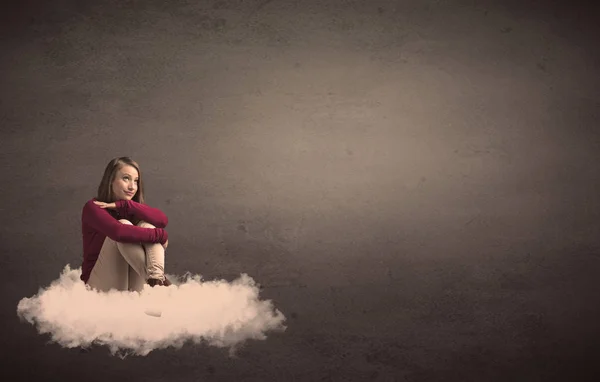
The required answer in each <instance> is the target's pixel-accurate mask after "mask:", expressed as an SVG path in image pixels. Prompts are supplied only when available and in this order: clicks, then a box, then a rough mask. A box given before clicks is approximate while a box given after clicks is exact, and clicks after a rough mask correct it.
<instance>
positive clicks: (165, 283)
mask: <svg viewBox="0 0 600 382" xmlns="http://www.w3.org/2000/svg"><path fill="white" fill-rule="evenodd" d="M148 285H150V286H151V287H155V286H156V285H158V286H170V285H172V283H171V282H170V281H169V279H168V278H166V277H165V279H164V280H161V279H148Z"/></svg>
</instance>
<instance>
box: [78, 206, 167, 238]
mask: <svg viewBox="0 0 600 382" xmlns="http://www.w3.org/2000/svg"><path fill="white" fill-rule="evenodd" d="M81 221H82V223H83V224H87V225H88V226H90V227H91V228H92V229H94V230H96V231H98V232H101V233H102V234H104V235H106V236H108V237H110V238H111V239H113V240H114V241H118V242H122V243H140V242H142V243H160V244H165V243H166V242H167V240H168V239H169V236H168V234H167V231H166V230H164V229H163V228H159V227H157V228H143V227H138V226H134V225H129V224H122V223H121V222H119V221H118V220H116V219H115V218H113V217H112V216H110V214H109V213H108V211H105V210H104V209H103V208H101V207H100V206H98V205H96V204H95V203H94V200H90V201H88V202H87V203H86V204H85V206H84V207H83V212H82V216H81Z"/></svg>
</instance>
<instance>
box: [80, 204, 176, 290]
mask: <svg viewBox="0 0 600 382" xmlns="http://www.w3.org/2000/svg"><path fill="white" fill-rule="evenodd" d="M95 200H97V199H96V198H93V199H91V200H89V201H87V202H86V203H85V205H84V206H83V212H82V214H81V231H82V235H83V262H82V266H81V280H83V282H85V283H86V284H87V282H88V279H89V278H90V274H91V272H92V268H94V265H95V264H96V260H97V259H98V256H99V255H100V250H101V249H102V245H103V244H104V240H105V239H106V237H109V238H111V239H112V240H114V241H117V242H121V243H160V244H165V243H166V241H167V239H168V238H169V236H168V234H167V231H166V230H165V229H164V228H165V227H166V226H167V223H168V219H167V216H166V215H165V214H164V213H163V212H162V211H161V210H159V209H158V208H153V207H150V206H148V205H145V204H141V203H138V202H135V201H133V200H118V201H116V202H115V204H116V207H117V208H116V215H117V218H115V217H114V216H113V215H112V214H111V213H110V212H109V211H108V209H103V208H100V206H98V205H96V204H94V201H95ZM113 211H115V210H113ZM113 213H114V212H113ZM132 217H136V218H139V219H141V220H143V221H145V222H147V223H150V224H152V225H153V226H155V227H156V228H144V227H138V226H135V225H130V224H123V223H121V222H119V219H128V220H131V218H132Z"/></svg>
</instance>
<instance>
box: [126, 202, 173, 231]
mask: <svg viewBox="0 0 600 382" xmlns="http://www.w3.org/2000/svg"><path fill="white" fill-rule="evenodd" d="M115 205H116V206H117V210H118V211H119V215H120V216H131V215H133V216H135V217H136V218H139V219H141V220H143V221H145V222H148V223H150V224H152V225H153V226H155V227H156V228H165V227H166V226H167V224H168V223H169V219H168V218H167V215H165V213H164V212H162V211H161V210H159V209H158V208H154V207H150V206H148V205H146V204H141V203H138V202H136V201H133V200H118V201H116V202H115Z"/></svg>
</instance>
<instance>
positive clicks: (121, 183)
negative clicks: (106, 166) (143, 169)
mask: <svg viewBox="0 0 600 382" xmlns="http://www.w3.org/2000/svg"><path fill="white" fill-rule="evenodd" d="M138 179H139V178H138V172H137V170H136V169H135V167H133V166H129V165H125V166H123V167H121V169H120V170H118V171H117V176H116V177H115V180H114V181H113V183H112V191H113V194H114V195H115V198H116V199H117V200H131V199H132V198H133V196H134V195H135V193H136V192H137V190H138Z"/></svg>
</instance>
